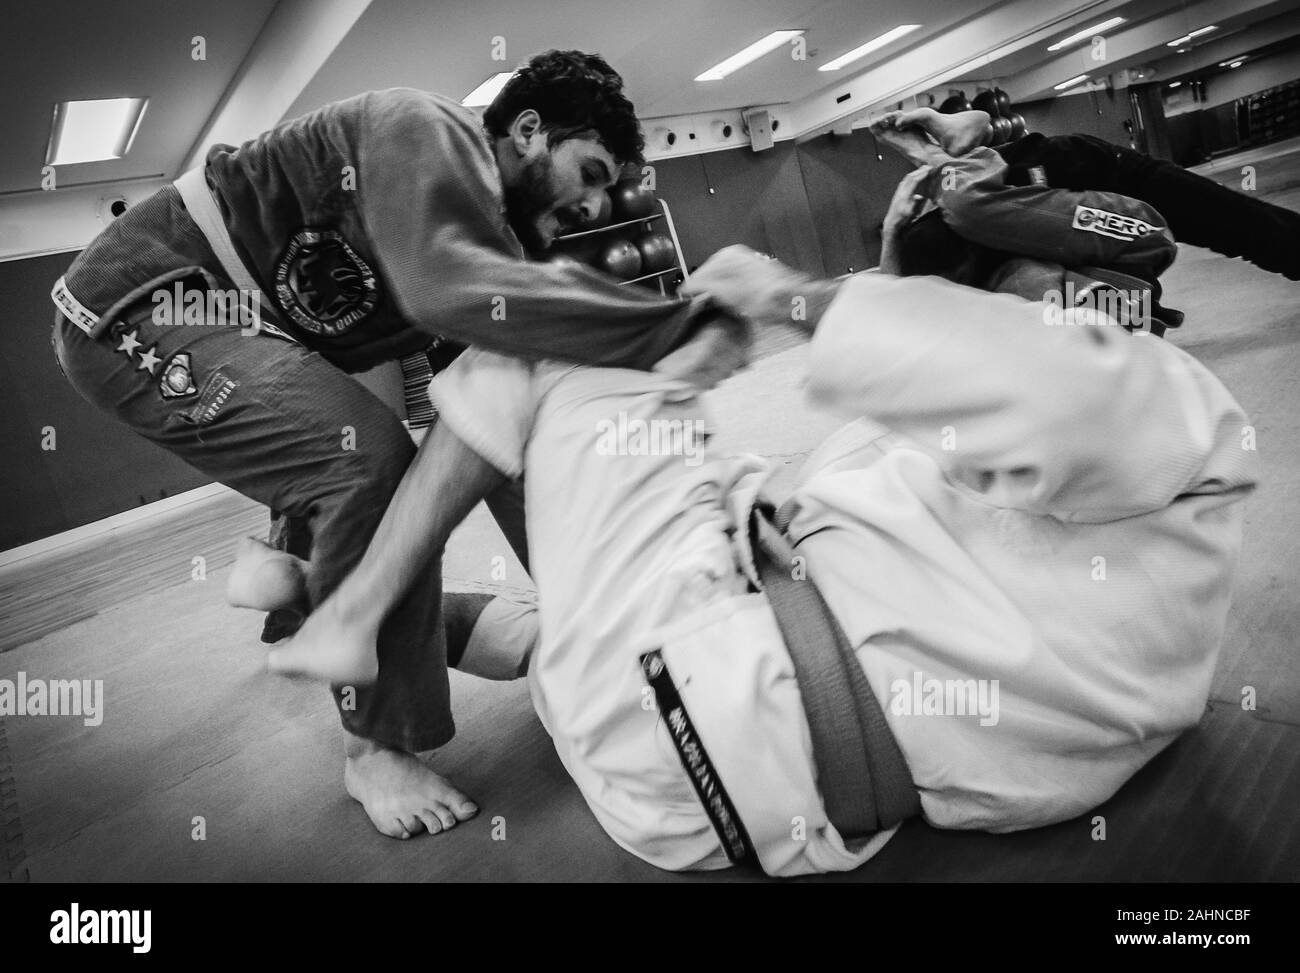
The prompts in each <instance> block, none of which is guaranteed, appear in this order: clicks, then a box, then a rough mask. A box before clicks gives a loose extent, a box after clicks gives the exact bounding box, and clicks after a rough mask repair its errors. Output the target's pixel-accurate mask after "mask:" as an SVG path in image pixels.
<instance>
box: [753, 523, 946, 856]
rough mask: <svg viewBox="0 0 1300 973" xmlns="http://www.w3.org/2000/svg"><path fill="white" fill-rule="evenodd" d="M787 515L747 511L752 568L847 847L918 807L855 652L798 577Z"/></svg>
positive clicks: (817, 595) (829, 809)
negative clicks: (799, 699) (795, 684)
mask: <svg viewBox="0 0 1300 973" xmlns="http://www.w3.org/2000/svg"><path fill="white" fill-rule="evenodd" d="M787 508H788V505H787V507H786V508H782V510H781V511H780V512H779V513H776V512H774V511H773V508H772V506H771V505H770V504H768V503H766V502H763V501H760V502H758V503H756V504H755V505H754V507H753V508H752V511H751V514H750V521H749V531H750V544H751V547H752V551H753V554H754V564H755V567H756V568H757V571H758V576H759V580H760V581H761V582H762V584H763V590H764V592H765V593H766V594H767V598H768V601H769V603H770V604H771V606H772V612H773V614H774V615H775V616H776V621H777V626H778V627H779V628H780V630H781V636H782V638H783V639H784V641H785V645H786V649H787V651H788V652H789V653H790V658H791V660H792V661H793V663H794V669H795V676H796V679H797V681H798V684H799V694H800V696H801V697H802V698H803V704H804V712H805V714H806V715H807V718H808V728H809V730H810V731H811V735H812V747H813V760H814V762H815V764H816V766H817V781H818V786H819V788H820V790H821V792H822V801H823V803H824V805H825V807H826V816H827V817H828V818H829V819H830V821H831V823H832V824H834V825H835V828H836V830H837V831H839V833H840V836H841V837H843V838H844V840H845V841H852V840H856V839H863V838H868V837H870V836H871V835H873V834H875V833H876V832H877V831H882V830H885V829H887V828H892V827H893V826H894V825H896V824H898V823H899V822H901V821H903V820H905V819H907V818H909V817H913V816H915V815H918V814H920V813H921V799H920V795H919V794H918V793H917V790H916V786H915V785H914V784H913V783H912V774H911V771H910V770H909V769H908V767H907V761H906V759H904V757H903V752H902V750H901V749H899V746H898V741H897V740H896V739H895V738H894V734H893V731H892V730H890V728H889V724H888V722H887V721H886V720H885V714H884V711H883V710H882V709H881V708H880V702H879V701H878V700H877V699H876V695H875V693H874V692H873V691H872V689H871V685H870V683H869V682H868V681H867V675H866V673H865V672H863V671H862V666H861V664H860V663H859V662H858V658H857V655H856V654H855V653H854V651H853V646H852V645H850V644H849V640H848V637H847V636H846V635H845V634H844V631H843V630H842V629H841V628H840V625H839V623H838V622H837V621H836V619H835V616H834V615H832V614H831V611H830V608H829V607H828V606H827V605H826V602H825V600H824V599H823V598H822V595H821V592H819V591H818V590H817V587H816V585H815V584H813V582H812V580H811V579H810V578H808V577H807V574H806V572H802V571H801V572H798V573H797V572H796V564H795V553H794V546H793V545H792V544H791V543H790V541H789V539H788V538H787V537H786V534H785V530H784V528H785V527H786V526H787V525H788V524H789V521H790V514H791V511H790V510H789V509H787Z"/></svg>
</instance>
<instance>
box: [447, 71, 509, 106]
mask: <svg viewBox="0 0 1300 973" xmlns="http://www.w3.org/2000/svg"><path fill="white" fill-rule="evenodd" d="M514 76H515V73H514V72H513V71H502V72H501V73H499V74H494V75H492V77H490V78H488V79H487V80H486V81H484V82H483V83H482V84H481V85H479V86H478V87H477V88H475V89H474V90H473V91H471V92H470V93H469V94H467V95H466V96H465V97H464V98H462V99H461V100H460V103H461V104H462V105H464V106H465V107H466V108H483V107H485V106H487V105H490V104H492V99H493V98H495V97H496V96H497V95H499V94H501V89H502V88H504V87H505V86H506V82H507V81H509V80H510V79H511V78H513V77H514Z"/></svg>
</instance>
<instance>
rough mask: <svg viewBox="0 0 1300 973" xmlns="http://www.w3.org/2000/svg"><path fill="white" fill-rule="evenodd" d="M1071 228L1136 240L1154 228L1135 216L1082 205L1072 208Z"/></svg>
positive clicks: (1115, 238) (1112, 237)
mask: <svg viewBox="0 0 1300 973" xmlns="http://www.w3.org/2000/svg"><path fill="white" fill-rule="evenodd" d="M1073 228H1074V229H1076V230H1086V231H1087V232H1089V233H1096V234H1098V235H1100V236H1108V237H1110V238H1111V239H1113V240H1136V239H1137V238H1138V237H1140V236H1145V235H1146V234H1148V233H1150V232H1151V231H1152V230H1154V229H1156V227H1154V226H1152V225H1151V224H1150V223H1148V222H1146V220H1139V219H1138V218H1137V217H1136V216H1125V215H1124V214H1123V213H1112V212H1110V211H1109V210H1104V209H1097V208H1095V207H1092V206H1082V205H1080V206H1076V207H1075V208H1074V226H1073Z"/></svg>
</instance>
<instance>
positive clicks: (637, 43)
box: [0, 0, 1300, 195]
mask: <svg viewBox="0 0 1300 973" xmlns="http://www.w3.org/2000/svg"><path fill="white" fill-rule="evenodd" d="M1055 3H1056V8H1059V10H1060V11H1061V12H1062V13H1064V14H1065V16H1061V17H1059V18H1056V17H1055V15H1052V17H1053V20H1054V22H1052V23H1051V24H1050V28H1044V29H1043V30H1040V31H1037V33H1034V34H1033V36H1032V37H1029V36H1026V37H1022V38H1020V39H1019V41H1018V44H1019V46H1018V48H1017V49H1015V50H1013V51H1011V52H1009V53H1006V54H1005V56H999V57H998V58H997V59H995V60H990V59H988V58H981V60H980V62H979V64H978V67H972V68H971V69H969V70H967V71H966V72H965V77H963V78H961V79H956V80H953V81H945V82H943V84H942V87H954V88H960V87H963V86H966V87H968V88H970V89H971V90H968V91H967V94H968V95H972V94H973V93H974V88H976V87H978V86H980V85H983V84H987V83H989V82H990V81H991V80H996V81H997V82H998V83H999V84H1001V85H1002V86H1003V87H1006V88H1007V89H1008V90H1009V91H1011V92H1012V94H1013V96H1014V97H1015V98H1016V99H1017V100H1027V99H1029V98H1031V97H1038V96H1042V95H1044V94H1046V95H1051V94H1052V93H1053V92H1052V90H1051V82H1052V81H1054V80H1055V81H1059V80H1062V79H1063V78H1065V77H1069V76H1070V74H1069V73H1066V74H1061V73H1060V72H1061V71H1066V70H1068V71H1070V72H1071V73H1077V70H1075V68H1074V67H1073V65H1075V64H1077V63H1079V61H1080V59H1082V58H1083V57H1084V56H1085V50H1086V48H1087V44H1086V43H1085V44H1082V45H1079V47H1078V48H1076V49H1072V50H1070V51H1066V52H1058V53H1056V54H1052V53H1049V52H1047V51H1046V46H1047V44H1048V43H1050V42H1051V41H1052V40H1055V39H1059V38H1060V37H1063V36H1065V35H1066V34H1068V33H1070V32H1071V31H1072V30H1076V29H1078V28H1080V27H1084V26H1087V25H1089V24H1091V23H1095V22H1097V21H1099V20H1103V19H1105V18H1106V17H1108V16H1111V15H1113V14H1119V15H1121V16H1125V17H1127V18H1128V20H1129V23H1126V24H1124V25H1122V26H1121V27H1120V28H1119V29H1118V30H1117V32H1114V33H1112V34H1108V40H1109V41H1111V42H1112V43H1114V44H1116V45H1118V47H1117V50H1121V51H1122V53H1123V57H1122V58H1117V59H1116V60H1115V62H1114V63H1113V64H1107V70H1115V69H1117V68H1119V67H1123V66H1128V65H1131V64H1132V65H1136V64H1145V65H1151V64H1158V65H1159V66H1160V73H1161V74H1162V75H1164V74H1168V73H1170V72H1175V71H1176V70H1177V69H1178V64H1177V63H1176V58H1177V56H1176V55H1174V54H1173V53H1172V52H1171V51H1170V49H1168V48H1166V47H1165V46H1164V41H1166V40H1168V39H1170V38H1171V37H1172V36H1176V34H1174V35H1170V36H1166V34H1168V31H1169V29H1170V27H1171V26H1172V25H1175V24H1176V25H1180V26H1179V29H1184V28H1183V26H1182V25H1184V24H1185V29H1191V28H1193V27H1195V26H1199V25H1200V24H1201V23H1203V22H1204V21H1202V20H1201V19H1200V18H1202V17H1203V16H1209V15H1214V16H1215V18H1216V19H1215V22H1222V23H1223V24H1224V29H1223V31H1222V32H1221V33H1220V34H1219V35H1218V36H1217V37H1216V38H1215V43H1217V44H1221V45H1223V46H1225V48H1226V46H1229V45H1231V44H1232V43H1233V41H1232V40H1231V35H1232V34H1233V33H1235V32H1239V31H1242V32H1244V31H1248V30H1250V29H1251V28H1252V26H1253V27H1254V28H1255V29H1256V30H1257V31H1258V29H1260V28H1261V25H1262V22H1264V21H1270V18H1273V19H1272V20H1271V21H1270V22H1271V23H1276V24H1279V25H1281V26H1279V27H1278V29H1277V31H1278V32H1281V33H1288V34H1300V17H1291V18H1287V17H1283V16H1281V15H1283V14H1286V13H1288V12H1295V11H1298V10H1300V0H1276V2H1269V0H1128V2H1125V0H1078V2H1077V3H1068V2H1066V3H1062V2H1060V0H1055ZM345 6H346V7H351V8H354V9H355V10H360V11H361V12H360V15H359V17H358V18H357V19H356V20H355V23H354V24H352V25H351V28H350V29H349V30H346V32H342V33H341V36H342V40H341V41H338V42H337V44H335V43H334V42H333V40H331V41H330V43H329V44H328V45H326V46H325V47H324V48H323V50H322V51H321V52H320V57H319V59H318V62H317V63H315V64H313V67H312V69H311V70H310V71H309V72H307V74H306V75H305V76H304V80H303V81H300V82H297V83H296V84H295V85H293V86H287V82H284V83H283V84H282V86H287V87H285V90H283V91H281V90H278V89H277V94H278V95H280V96H281V97H282V99H283V103H285V104H289V107H288V110H287V111H286V112H285V113H284V116H285V117H291V116H293V115H297V114H300V113H302V112H305V111H308V110H310V109H313V108H315V107H318V106H320V105H322V104H325V103H327V102H329V101H332V100H335V99H338V98H343V97H347V96H349V95H353V94H356V93H357V92H360V91H365V90H368V89H373V88H383V87H391V86H395V85H407V86H412V87H418V88H425V89H429V90H434V91H440V92H443V93H445V94H448V95H451V96H453V97H456V98H460V97H462V96H463V95H464V94H466V93H467V92H469V91H470V90H471V89H472V88H474V87H475V86H476V85H478V84H479V82H481V81H482V80H484V79H485V78H486V77H487V76H489V75H490V74H492V73H494V72H496V71H501V70H508V69H510V68H512V67H514V66H515V65H516V64H518V63H519V62H520V61H522V60H524V59H525V58H527V56H528V55H530V54H531V53H534V52H536V51H538V50H543V49H546V48H549V47H576V48H580V49H585V50H591V51H597V52H599V53H601V54H603V55H605V56H606V57H607V58H608V59H609V60H610V61H611V63H612V64H613V65H614V66H615V67H616V68H618V69H619V70H620V71H621V72H622V73H623V75H624V77H625V78H626V79H627V85H628V90H629V94H630V96H631V97H632V100H633V101H634V102H635V104H636V106H637V108H638V111H639V113H640V114H641V116H642V118H647V119H648V118H661V117H664V116H680V115H685V114H690V113H696V112H710V111H717V110H721V109H735V108H742V107H748V106H754V105H775V104H784V103H789V102H795V101H799V100H800V99H813V98H816V97H818V96H819V95H820V96H821V97H825V96H826V92H827V91H829V90H831V89H832V87H833V86H836V85H842V84H844V83H845V79H846V78H847V77H848V76H851V75H854V74H857V73H860V72H862V71H863V70H864V69H869V68H872V67H873V66H875V65H878V64H885V63H888V62H890V61H891V59H899V60H898V63H899V64H902V63H904V62H905V61H906V58H901V57H900V56H901V55H905V54H907V53H908V52H909V51H911V52H914V54H913V57H914V58H919V57H921V55H922V54H923V53H924V52H926V51H927V50H928V48H927V45H934V44H937V43H939V42H941V41H942V39H943V38H944V37H949V38H950V39H955V38H956V37H958V36H969V37H971V38H973V39H975V43H972V45H971V49H970V50H971V56H972V57H974V56H976V55H983V54H984V53H985V52H988V51H992V50H994V49H995V48H998V47H999V45H1000V44H1001V43H1002V42H1004V41H1006V40H1008V38H1007V37H1006V36H1005V34H1006V29H1005V26H1004V27H1003V28H1001V29H1000V30H995V29H994V28H992V27H988V28H985V29H983V32H982V33H981V29H982V24H983V23H984V22H985V21H986V20H987V21H988V22H989V23H990V24H991V23H993V22H994V20H995V19H996V18H997V17H999V16H1001V17H1002V19H1003V21H1007V20H1008V18H1009V17H1010V16H1011V12H1013V11H1015V10H1016V9H1017V8H1016V7H1015V6H1014V0H994V2H990V0H879V2H876V0H871V2H867V0H545V2H544V0H372V2H370V3H369V5H368V6H367V5H366V2H365V0H280V3H279V9H277V4H276V0H224V2H222V3H220V4H213V3H211V2H209V0H99V2H95V3H88V2H86V0H40V2H35V3H24V4H21V5H19V4H13V5H10V10H9V11H8V12H7V15H6V22H5V30H4V33H3V35H0V118H2V119H3V136H4V137H3V138H0V195H3V194H13V193H18V192H30V191H34V190H38V189H39V188H40V179H41V166H42V164H43V162H44V154H45V148H46V144H47V141H48V138H49V130H50V119H51V115H52V111H53V106H54V104H55V103H56V102H58V101H62V100H67V99H82V98H107V97H117V96H128V95H132V96H138V95H147V96H149V98H150V104H149V108H148V110H147V112H146V114H145V117H144V120H143V123H142V125H141V128H140V131H139V133H138V135H137V137H136V140H135V143H134V145H133V146H132V148H131V150H130V152H129V153H128V155H127V157H126V158H124V159H121V160H115V161H108V162H97V163H87V164H84V165H78V166H61V167H60V168H59V171H58V184H59V186H60V187H61V188H62V187H67V186H75V185H79V184H80V185H86V184H96V183H106V182H113V181H120V180H127V179H145V178H150V177H159V176H163V177H168V178H170V177H173V176H175V174H176V173H177V172H178V171H179V170H180V168H181V167H182V165H183V163H184V161H185V160H186V159H187V158H188V157H189V155H190V154H191V152H192V150H193V149H194V148H195V146H196V144H197V143H198V142H199V141H200V140H202V139H206V137H207V133H208V129H209V123H210V122H211V120H212V119H213V118H214V117H215V115H216V113H217V112H218V110H219V109H222V108H223V106H228V105H229V104H231V100H230V96H229V92H230V91H233V90H235V89H237V88H240V87H241V85H242V88H244V89H248V88H249V87H250V85H249V83H248V82H247V80H246V79H247V78H248V77H249V76H260V77H268V76H270V77H277V75H276V72H275V70H274V68H275V67H276V63H278V62H275V63H271V64H262V63H261V62H262V61H263V60H272V61H273V59H274V58H275V57H276V56H277V55H276V54H274V53H269V54H268V53H266V52H267V51H273V52H274V51H277V50H278V51H279V56H283V55H284V52H285V51H286V49H288V50H293V49H294V44H295V43H298V42H297V41H295V38H300V34H299V33H298V32H297V31H298V30H299V29H300V28H301V27H302V26H303V25H304V23H307V22H309V21H310V18H313V17H320V18H323V17H325V16H326V14H325V12H324V11H325V10H326V9H327V8H333V9H335V10H338V9H339V8H341V7H345ZM1050 6H1052V3H1051V2H1049V0H1043V4H1042V8H1041V9H1044V10H1045V9H1047V8H1048V7H1050ZM363 8H364V9H363ZM1038 9H1039V8H1035V12H1037V10H1038ZM1207 12H1208V13H1207ZM273 14H274V16H273ZM290 14H291V16H290ZM1044 16H1045V17H1046V16H1047V15H1044ZM268 18H270V21H268ZM268 22H271V23H276V22H281V23H288V24H292V25H294V26H293V27H292V28H291V29H289V37H288V41H287V42H286V41H284V40H283V39H281V46H280V47H279V48H276V47H274V46H273V45H262V44H259V46H258V47H256V48H255V47H254V42H255V41H258V39H259V35H260V34H262V33H263V30H264V28H265V29H266V32H267V34H268V35H269V34H273V33H275V31H274V29H273V28H271V27H267V24H268ZM1045 22H1046V21H1045ZM349 23H350V21H349ZM900 23H920V24H922V25H923V28H922V29H921V30H918V31H916V32H914V33H913V34H911V35H908V36H907V37H905V38H903V39H901V40H900V41H897V42H895V43H894V44H893V45H890V46H889V47H887V48H885V49H883V50H882V51H879V52H876V53H874V54H872V55H870V56H869V57H868V58H865V59H863V60H861V61H859V62H856V63H855V64H853V65H851V66H850V67H848V68H845V69H842V70H841V71H837V72H829V73H828V72H820V71H818V70H817V66H818V65H819V64H824V63H826V61H828V60H829V59H830V58H833V57H835V56H837V55H839V54H841V53H843V52H844V51H846V50H848V49H850V48H852V47H855V46H857V45H858V44H861V43H863V42H865V41H866V40H869V39H870V38H872V37H875V36H877V35H879V34H881V33H883V32H885V31H886V30H889V29H890V28H892V27H894V26H896V25H898V24H900ZM1033 26H1034V25H1027V27H1026V30H1029V29H1030V28H1031V27H1033ZM1040 26H1041V25H1040ZM781 28H805V29H806V30H807V34H806V40H807V55H808V60H807V61H803V62H800V61H795V60H793V59H792V58H791V57H789V55H788V54H787V53H785V52H783V51H776V52H773V53H771V54H769V55H767V56H766V57H764V58H763V59H761V60H760V61H758V62H755V63H754V64H752V65H750V66H748V67H746V68H744V69H742V70H740V71H738V72H736V73H735V74H733V75H732V76H731V77H729V78H727V79H725V80H724V81H720V82H712V83H701V82H695V81H694V80H692V79H693V78H694V77H695V75H697V74H699V73H700V72H702V71H703V70H705V69H706V68H708V67H711V66H712V65H713V64H715V63H716V62H717V61H719V60H721V59H722V58H723V57H726V56H728V55H730V54H732V53H734V52H735V51H736V50H738V49H739V48H741V47H743V46H745V45H746V44H748V43H750V42H751V41H753V40H756V39H758V38H759V37H762V36H763V35H765V34H767V33H769V32H770V31H773V30H777V29H781ZM954 31H955V32H956V33H953V32H954ZM962 32H966V34H965V35H963V34H962ZM1040 34H1041V35H1042V36H1039V35H1040ZM195 35H202V36H203V37H204V38H205V40H206V46H207V60H206V61H201V62H197V61H194V60H192V58H191V38H192V37H194V36H195ZM1242 36H1243V37H1244V36H1246V35H1245V34H1243V35H1242ZM497 37H501V38H504V40H505V45H506V50H505V58H504V60H494V59H493V57H492V53H493V43H494V39H495V38H497ZM263 39H265V38H263ZM1271 39H1280V38H1271ZM285 43H287V44H288V45H289V47H288V48H286V47H285V46H284V44H285ZM964 43H965V42H964V41H963V44H964ZM304 45H305V42H302V43H300V44H299V46H300V47H301V46H304ZM965 49H966V48H965V47H963V48H962V50H963V51H964V50H965ZM250 50H251V51H253V54H252V55H250ZM246 60H247V62H248V63H245V62H246ZM952 63H955V62H954V61H948V62H946V64H934V65H933V66H932V68H931V69H932V70H934V71H939V70H942V69H944V68H945V67H946V66H947V65H948V64H952ZM250 64H251V65H253V66H260V67H262V68H263V69H266V70H263V72H262V74H261V75H255V74H254V73H253V72H251V71H250ZM317 64H318V66H317ZM232 85H233V87H232ZM254 87H255V86H254ZM916 90H920V79H919V77H918V82H917V87H916V88H914V89H913V91H916ZM242 93H243V94H244V95H245V96H246V95H248V94H249V92H248V91H247V90H244V91H243V92H242ZM253 94H254V95H257V94H258V92H257V91H254V92H253ZM891 97H894V96H892V95H891ZM290 101H291V103H290ZM262 127H265V125H264V124H263V125H262ZM248 134H249V135H250V136H251V135H252V134H255V133H253V132H249V133H248Z"/></svg>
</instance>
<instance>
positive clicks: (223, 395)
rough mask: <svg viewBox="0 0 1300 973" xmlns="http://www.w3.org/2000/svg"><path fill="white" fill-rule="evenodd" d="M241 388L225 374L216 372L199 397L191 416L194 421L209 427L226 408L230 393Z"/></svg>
mask: <svg viewBox="0 0 1300 973" xmlns="http://www.w3.org/2000/svg"><path fill="white" fill-rule="evenodd" d="M237 388H239V383H238V382H236V381H235V380H234V379H233V378H231V377H230V376H228V375H227V374H226V373H225V372H222V371H215V372H213V373H212V377H211V378H210V379H208V384H207V385H205V386H203V394H202V395H201V396H199V401H198V404H197V405H195V406H194V411H193V412H191V413H190V414H191V415H192V416H193V417H194V421H195V422H197V423H199V424H200V425H207V424H208V423H209V422H211V421H212V420H213V419H215V418H216V417H217V414H218V413H220V412H221V410H222V408H224V407H225V404H226V402H228V401H229V400H230V393H232V392H234V391H235V389H237Z"/></svg>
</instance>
